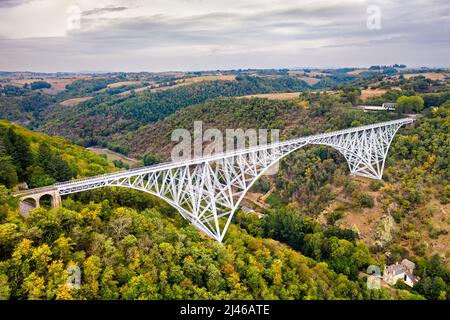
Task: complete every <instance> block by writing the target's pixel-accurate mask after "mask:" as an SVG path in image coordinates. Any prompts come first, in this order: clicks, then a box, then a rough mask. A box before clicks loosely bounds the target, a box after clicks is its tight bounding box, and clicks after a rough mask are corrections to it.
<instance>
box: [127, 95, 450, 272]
mask: <svg viewBox="0 0 450 320" xmlns="http://www.w3.org/2000/svg"><path fill="white" fill-rule="evenodd" d="M424 98H425V101H428V100H429V99H431V98H430V97H429V96H424ZM392 117H396V115H395V114H393V115H390V116H389V115H387V114H383V113H381V114H380V113H364V112H362V111H359V110H355V109H353V108H352V107H351V104H350V103H349V102H348V101H347V97H346V96H345V95H342V94H341V95H326V94H325V95H305V96H301V97H300V98H299V99H297V100H289V101H287V100H286V101H270V100H267V99H256V98H254V99H234V98H222V99H215V100H210V101H208V102H206V103H203V104H200V105H197V106H193V107H189V108H186V109H184V110H180V111H178V112H176V113H175V114H174V115H173V116H170V117H168V118H167V119H165V121H163V122H162V121H161V122H158V123H156V124H153V125H149V126H145V127H142V128H140V129H139V130H138V131H136V133H134V134H133V135H130V138H129V139H130V140H127V142H124V143H127V144H129V145H130V146H131V149H130V153H131V154H133V155H144V154H151V155H158V156H160V157H161V158H162V159H167V160H168V159H169V158H170V151H171V149H172V147H173V145H174V143H173V142H171V141H170V135H171V132H172V131H173V130H174V129H176V128H186V129H188V130H190V131H191V132H192V130H193V129H192V128H193V122H194V120H196V121H199V120H201V121H203V130H206V129H207V128H217V129H219V130H221V131H222V132H223V131H224V130H225V128H244V129H247V128H269V129H270V128H279V129H281V137H282V139H287V138H292V137H295V136H301V135H307V134H313V133H317V132H325V131H328V130H337V129H341V128H347V127H350V126H357V125H362V124H368V123H375V122H378V121H385V120H388V119H390V118H392ZM449 124H450V121H449V118H448V103H447V104H443V106H442V107H441V108H440V109H436V110H435V111H431V110H427V111H426V114H425V118H424V119H422V120H419V122H418V123H417V124H416V125H415V127H414V128H409V129H402V130H401V131H400V132H399V133H398V134H397V135H396V137H395V139H394V143H393V145H392V147H391V150H390V152H389V155H388V159H387V165H386V170H385V178H384V180H385V182H384V183H378V184H377V183H375V182H372V183H371V182H370V181H367V180H365V179H362V180H361V179H353V178H351V177H350V176H349V174H348V169H347V165H346V162H345V160H344V159H343V158H342V156H341V155H340V154H339V153H337V152H336V151H335V150H332V149H329V148H325V147H308V148H305V149H304V150H301V151H298V152H296V153H294V154H292V155H291V156H289V157H288V158H287V159H286V160H285V161H283V162H282V165H281V170H280V171H279V172H278V175H277V176H275V177H271V178H270V179H268V178H264V179H262V180H261V181H260V182H259V183H258V184H257V186H256V187H255V188H254V190H253V192H254V193H252V194H250V195H249V196H248V197H247V198H248V199H250V198H253V199H258V198H261V197H262V196H263V194H264V193H266V192H267V191H269V189H270V190H271V191H273V192H272V195H271V196H270V197H269V198H268V199H267V200H266V201H267V202H268V203H266V204H265V205H264V206H258V205H257V204H255V203H254V202H252V201H249V202H248V203H247V205H249V206H255V209H256V210H258V211H261V210H262V211H264V210H265V209H264V207H266V206H267V205H269V207H272V209H275V210H277V209H278V208H282V207H284V206H288V207H291V208H296V210H299V212H300V213H301V214H307V215H309V216H312V217H314V219H317V220H318V221H323V222H324V223H326V224H329V225H331V226H333V225H340V226H342V227H344V228H346V229H349V230H356V232H357V233H358V237H359V238H360V239H361V240H363V241H364V242H365V243H366V245H367V246H369V247H371V248H372V249H373V253H374V254H376V255H377V256H378V257H379V258H380V259H382V260H383V261H385V260H384V259H385V257H384V253H385V252H388V251H389V252H391V253H392V254H393V256H395V257H397V258H398V257H410V258H412V257H421V256H423V255H425V254H426V255H429V256H431V255H433V254H439V255H440V256H441V257H442V259H444V261H445V262H446V264H449V260H448V255H449V252H448V249H447V248H448V247H449V245H450V234H449V232H450V227H449V222H448V221H447V217H448V212H449V211H450V207H449V204H448V191H449V189H448V183H449V180H450V177H449V171H448V167H449V165H448V158H447V156H446V155H447V154H449V153H450V150H449V149H448V146H449V145H450V144H449V139H450V137H449V134H448V132H449V131H450V130H449V129H448V126H449ZM270 186H272V188H271V187H270ZM275 200H276V201H275ZM366 201H367V202H368V203H366ZM390 217H393V219H394V220H393V221H394V223H393V225H392V230H391V229H389V228H388V229H387V231H386V232H383V231H382V228H383V227H382V225H383V223H384V222H385V221H391V220H389V219H391V218H390ZM327 221H328V222H327ZM418 234H421V235H422V237H420V238H419V237H417V235H418ZM400 248H402V249H400ZM399 250H400V251H399ZM391 259H395V258H391Z"/></svg>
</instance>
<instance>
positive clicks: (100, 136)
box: [39, 77, 308, 152]
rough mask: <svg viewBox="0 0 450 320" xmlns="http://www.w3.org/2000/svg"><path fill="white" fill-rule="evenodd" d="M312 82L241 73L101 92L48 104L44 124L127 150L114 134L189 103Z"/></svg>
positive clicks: (65, 133)
mask: <svg viewBox="0 0 450 320" xmlns="http://www.w3.org/2000/svg"><path fill="white" fill-rule="evenodd" d="M307 88H308V85H307V84H306V83H305V82H303V81H301V80H295V79H290V78H286V79H276V80H273V79H266V78H256V77H242V78H236V81H234V80H233V81H221V80H215V81H208V82H199V83H193V84H191V85H183V86H179V87H175V88H168V89H167V90H164V91H157V92H152V91H143V92H139V93H134V94H130V95H127V96H103V95H100V96H98V97H95V98H93V99H90V100H88V101H85V102H81V103H79V104H77V105H74V106H61V105H58V104H56V105H53V106H51V107H49V108H47V109H46V110H45V112H44V114H43V119H42V122H41V125H40V126H39V130H41V131H44V132H46V133H48V134H51V135H58V136H63V137H66V138H69V139H71V140H73V141H75V142H76V143H77V144H81V145H84V146H91V145H104V146H107V147H109V148H111V149H114V150H116V151H122V152H124V151H125V152H127V151H128V150H127V146H126V145H116V144H114V143H111V141H110V136H111V135H115V134H123V135H126V134H128V132H130V131H133V130H136V129H137V128H139V127H140V126H142V125H145V124H148V123H153V122H157V121H158V120H162V119H164V118H165V117H167V116H169V115H171V114H172V113H173V112H175V111H177V110H179V109H182V108H185V107H187V106H190V105H194V104H198V103H201V102H204V101H206V100H208V99H211V98H216V97H223V96H225V97H226V96H243V95H247V94H255V93H267V92H274V91H275V92H276V91H279V92H284V91H299V90H300V91H303V90H305V89H307Z"/></svg>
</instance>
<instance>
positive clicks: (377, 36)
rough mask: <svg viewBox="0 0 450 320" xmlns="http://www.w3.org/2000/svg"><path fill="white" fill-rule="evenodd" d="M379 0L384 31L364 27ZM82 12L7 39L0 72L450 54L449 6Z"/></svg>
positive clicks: (222, 4)
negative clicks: (76, 23)
mask: <svg viewBox="0 0 450 320" xmlns="http://www.w3.org/2000/svg"><path fill="white" fill-rule="evenodd" d="M48 1H49V0H48ZM125 3H126V4H125ZM169 3H170V4H169ZM373 3H375V4H378V5H379V6H380V9H381V29H380V30H369V29H368V28H367V26H366V21H367V18H368V15H367V12H366V9H367V7H368V5H371V4H373ZM82 9H83V11H82V16H81V29H80V30H71V31H68V32H66V33H65V36H64V37H53V38H45V37H42V36H39V37H36V38H32V39H8V40H7V39H1V38H0V49H1V50H2V55H3V56H5V59H2V61H0V69H9V70H11V69H23V68H25V67H26V68H30V69H34V70H49V69H52V70H53V71H56V70H65V71H70V70H86V69H91V70H117V71H118V70H133V71H137V70H149V71H152V70H154V71H162V70H175V69H177V70H188V69H189V70H193V69H216V68H239V67H243V68H244V67H298V66H308V67H311V66H352V65H372V64H389V63H407V64H410V65H439V66H448V56H449V53H450V44H449V42H448V39H449V38H450V30H449V26H450V4H449V3H448V1H444V0H431V1H424V0H411V1H409V2H408V5H407V6H405V5H404V3H403V2H402V1H395V0H392V1H387V0H378V1H363V0H344V1H333V0H329V1H325V0H322V1H307V0H305V1H300V0H291V1H288V0H286V1H282V0H277V1H275V0H258V1H254V0H247V1H245V4H243V2H242V1H237V0H227V1H224V0H208V1H202V0H173V1H170V2H167V1H162V0H161V1H160V0H154V1H151V2H143V1H135V2H132V3H131V4H130V2H125V1H107V0H104V1H101V3H98V5H97V6H96V7H82ZM107 13H108V14H107ZM110 14H111V15H110ZM16 27H17V28H20V26H16ZM0 30H1V24H0ZM0 34H1V33H0ZM431 48H432V50H431Z"/></svg>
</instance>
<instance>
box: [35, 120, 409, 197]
mask: <svg viewBox="0 0 450 320" xmlns="http://www.w3.org/2000/svg"><path fill="white" fill-rule="evenodd" d="M413 121H414V120H413V119H411V118H403V119H398V120H392V121H387V122H381V123H375V124H371V125H366V126H360V127H354V128H349V129H343V130H338V131H332V132H327V133H322V134H318V135H311V136H306V137H300V138H297V139H292V140H288V141H282V142H277V143H269V144H265V145H259V146H256V147H252V148H244V149H238V150H234V151H229V152H223V153H219V154H214V155H211V156H207V157H201V158H194V159H192V160H187V161H177V162H164V163H160V164H157V165H153V166H147V167H140V168H135V169H130V170H126V171H119V172H113V173H106V174H103V175H98V176H95V177H87V178H83V179H77V180H73V181H66V182H59V183H55V184H54V185H52V186H53V187H55V188H57V189H59V188H63V187H66V186H67V187H69V186H77V185H84V184H86V182H89V183H96V182H100V181H104V180H106V179H108V178H114V179H115V178H121V177H127V176H130V175H133V174H138V173H149V172H152V171H161V170H164V169H171V168H177V167H181V166H190V165H195V164H199V163H202V162H209V161H214V160H219V159H224V158H228V157H233V156H237V155H241V154H246V153H251V152H255V151H262V150H267V149H275V148H281V147H284V146H288V145H291V144H295V143H302V142H308V141H312V140H317V139H322V138H326V137H333V136H338V135H342V134H348V133H352V132H359V131H364V130H369V129H374V128H379V127H384V126H389V125H394V124H408V123H412V122H413ZM44 188H45V187H44ZM33 190H36V189H33Z"/></svg>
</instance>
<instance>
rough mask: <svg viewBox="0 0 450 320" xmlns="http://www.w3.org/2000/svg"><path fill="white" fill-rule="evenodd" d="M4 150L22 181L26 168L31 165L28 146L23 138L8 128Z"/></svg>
mask: <svg viewBox="0 0 450 320" xmlns="http://www.w3.org/2000/svg"><path fill="white" fill-rule="evenodd" d="M8 149H9V150H8ZM6 150H7V152H8V154H9V155H10V156H11V157H12V160H13V162H14V165H15V166H16V168H17V175H18V177H19V179H20V180H24V178H25V175H26V170H27V168H28V167H29V166H31V165H32V164H33V154H32V152H31V149H30V144H29V143H28V141H27V140H26V139H25V137H23V136H22V135H20V134H17V133H16V132H15V131H14V129H12V128H9V129H8V131H7V144H6Z"/></svg>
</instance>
